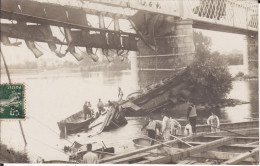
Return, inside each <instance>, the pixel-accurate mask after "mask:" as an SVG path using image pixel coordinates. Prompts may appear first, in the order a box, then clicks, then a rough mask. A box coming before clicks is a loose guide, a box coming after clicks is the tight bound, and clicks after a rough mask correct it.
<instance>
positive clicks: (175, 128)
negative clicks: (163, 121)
mask: <svg viewBox="0 0 260 166" xmlns="http://www.w3.org/2000/svg"><path fill="white" fill-rule="evenodd" d="M170 125H171V134H172V135H177V134H181V124H180V123H179V122H178V121H177V120H175V119H173V118H171V117H170Z"/></svg>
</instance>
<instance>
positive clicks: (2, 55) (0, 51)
mask: <svg viewBox="0 0 260 166" xmlns="http://www.w3.org/2000/svg"><path fill="white" fill-rule="evenodd" d="M0 55H1V57H2V59H3V61H4V65H5V70H6V73H7V77H8V81H9V84H11V83H12V82H11V77H10V73H9V70H8V66H7V64H6V61H5V57H4V54H3V53H2V49H1V47H0Z"/></svg>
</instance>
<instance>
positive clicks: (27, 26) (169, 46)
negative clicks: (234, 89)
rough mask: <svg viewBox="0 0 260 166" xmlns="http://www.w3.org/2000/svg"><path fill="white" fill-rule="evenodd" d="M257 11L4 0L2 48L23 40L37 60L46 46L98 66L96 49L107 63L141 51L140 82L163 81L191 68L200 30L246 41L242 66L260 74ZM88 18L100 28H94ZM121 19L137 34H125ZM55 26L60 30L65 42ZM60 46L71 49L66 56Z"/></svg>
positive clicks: (181, 2) (208, 3) (243, 3)
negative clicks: (79, 49)
mask: <svg viewBox="0 0 260 166" xmlns="http://www.w3.org/2000/svg"><path fill="white" fill-rule="evenodd" d="M257 5H258V4H257V1H256V0H167V1H166V0H165V1H161V0H1V9H0V10H1V42H2V43H3V44H4V45H6V46H17V45H19V44H20V43H17V42H16V43H11V42H10V40H9V38H17V39H23V40H24V41H25V43H26V45H27V47H28V48H29V49H30V50H31V51H32V52H33V54H34V55H35V57H36V58H38V57H40V56H42V55H43V53H42V51H41V50H40V49H39V48H37V46H36V45H35V42H45V43H47V44H48V46H49V49H50V50H51V51H53V52H54V53H55V54H56V55H57V56H59V57H64V56H65V55H66V54H67V53H70V54H72V55H73V56H74V57H75V58H76V59H77V60H78V61H80V60H82V59H83V58H84V56H85V55H87V56H90V57H91V58H92V59H93V60H94V61H97V56H96V55H95V51H94V50H95V49H96V50H97V49H100V50H102V53H103V54H104V56H106V57H107V58H108V59H109V56H110V55H111V54H110V50H114V52H116V53H117V54H118V55H119V56H122V57H123V56H124V54H126V53H127V52H128V51H138V52H139V54H138V55H137V67H138V70H139V77H141V78H143V79H147V80H151V79H150V77H156V78H154V79H155V80H160V79H161V78H163V77H166V76H170V75H171V74H172V73H173V71H175V70H179V69H182V68H184V67H186V66H187V65H188V64H190V63H191V61H192V60H193V57H194V54H195V52H196V50H195V46H194V41H193V28H198V29H206V30H212V31H220V32H228V33H236V34H242V35H245V39H246V40H247V52H246V53H245V55H244V65H245V66H246V67H248V66H249V69H251V68H256V69H258V67H257V66H258V56H257V46H258V43H257V38H258V8H257ZM90 16H95V17H96V19H97V20H98V22H99V24H98V26H93V25H91V23H90V21H89V17H90ZM108 18H109V19H110V20H111V22H110V24H109V25H107V23H106V21H105V20H106V19H108ZM122 19H126V20H128V21H129V22H130V24H131V26H132V28H133V29H134V30H135V31H123V30H122V29H121V28H120V27H122V26H123V25H122V23H121V22H120V21H121V20H122ZM8 21H9V22H8ZM111 24H112V26H110V25H111ZM52 26H57V27H59V28H60V31H61V32H62V33H63V35H64V39H63V40H61V39H59V38H58V37H56V36H55V35H54V34H53V29H52V28H51V27H52ZM111 27H112V28H111ZM59 45H65V46H66V47H67V49H66V52H65V53H61V52H60V51H59V49H58V47H57V46H59ZM77 47H84V48H85V49H86V50H85V54H83V55H82V54H80V53H78V52H77V50H76V49H75V48H77ZM255 53H256V54H255ZM154 73H156V74H154Z"/></svg>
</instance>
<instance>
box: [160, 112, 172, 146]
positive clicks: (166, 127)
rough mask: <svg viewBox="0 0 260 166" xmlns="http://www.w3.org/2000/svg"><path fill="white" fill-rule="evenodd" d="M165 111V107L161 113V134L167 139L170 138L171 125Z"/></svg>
mask: <svg viewBox="0 0 260 166" xmlns="http://www.w3.org/2000/svg"><path fill="white" fill-rule="evenodd" d="M166 111H167V109H165V112H163V113H162V117H163V120H162V134H163V138H164V140H165V141H169V140H170V139H171V138H170V134H171V125H170V119H169V118H168V117H167V116H166Z"/></svg>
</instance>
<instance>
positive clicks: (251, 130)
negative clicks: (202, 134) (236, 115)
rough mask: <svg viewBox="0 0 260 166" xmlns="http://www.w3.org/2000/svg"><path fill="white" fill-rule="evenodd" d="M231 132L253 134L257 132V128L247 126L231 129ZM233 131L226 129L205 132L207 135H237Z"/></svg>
mask: <svg viewBox="0 0 260 166" xmlns="http://www.w3.org/2000/svg"><path fill="white" fill-rule="evenodd" d="M231 131H232V132H235V133H238V134H243V135H248V136H250V135H255V134H258V133H259V128H249V129H248V128H247V129H239V130H231ZM235 133H230V132H227V131H221V132H216V133H207V135H214V136H238V135H237V134H235Z"/></svg>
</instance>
